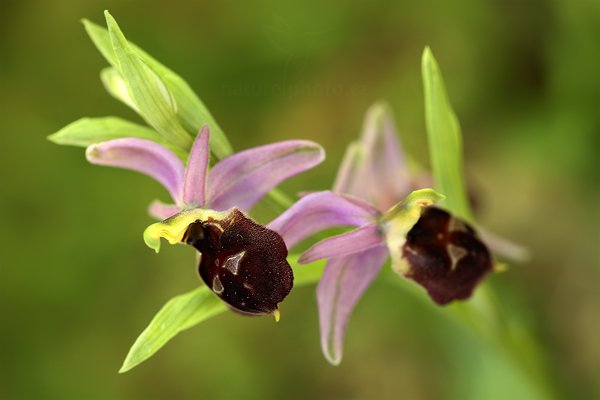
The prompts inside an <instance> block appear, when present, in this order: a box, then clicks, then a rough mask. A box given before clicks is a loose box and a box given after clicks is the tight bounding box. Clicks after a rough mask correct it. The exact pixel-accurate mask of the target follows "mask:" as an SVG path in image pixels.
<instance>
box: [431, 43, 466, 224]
mask: <svg viewBox="0 0 600 400" xmlns="http://www.w3.org/2000/svg"><path fill="white" fill-rule="evenodd" d="M422 74H423V86H424V90H425V122H426V125H427V136H428V139H429V155H430V157H431V167H432V170H433V178H434V181H435V188H436V190H438V191H439V192H441V193H444V195H446V200H445V205H446V207H447V208H448V209H449V210H450V211H451V212H452V213H453V214H455V215H457V216H459V217H461V218H463V219H465V220H467V221H471V222H472V219H473V218H472V214H471V209H470V206H469V201H468V198H467V192H466V188H465V183H464V169H463V168H464V166H463V147H462V135H461V131H460V125H459V123H458V119H457V117H456V114H455V113H454V111H453V109H452V106H451V105H450V101H449V100H448V96H447V94H446V89H445V87H444V81H443V79H442V74H441V72H440V69H439V67H438V64H437V62H436V61H435V58H434V57H433V54H431V50H430V49H429V47H427V48H425V51H424V52H423V59H422Z"/></svg>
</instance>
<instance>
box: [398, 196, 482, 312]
mask: <svg viewBox="0 0 600 400" xmlns="http://www.w3.org/2000/svg"><path fill="white" fill-rule="evenodd" d="M402 258H403V259H404V260H405V261H406V263H407V264H408V269H407V270H406V271H404V275H405V276H406V277H407V278H410V279H413V280H414V281H416V282H417V283H419V284H420V285H422V286H423V287H424V288H425V289H426V290H427V292H428V294H429V296H430V297H431V298H432V299H433V301H435V302H436V303H438V304H440V305H443V304H447V303H449V302H451V301H453V300H457V299H458V300H462V299H466V298H468V297H469V296H470V295H471V293H472V292H473V289H474V288H475V286H476V285H477V283H478V282H479V281H481V279H483V277H484V276H485V275H486V274H487V273H489V272H490V271H491V270H492V257H491V255H490V252H489V250H488V249H487V247H486V246H485V244H484V243H483V242H482V241H481V240H480V239H479V238H478V237H477V234H476V232H475V230H474V229H473V228H472V227H471V226H469V225H468V224H467V223H465V222H464V221H462V220H461V219H458V218H456V217H454V216H452V215H451V214H449V213H448V212H446V211H444V210H441V209H439V208H436V207H427V208H425V209H423V211H422V213H421V217H420V218H419V220H418V222H417V223H416V224H415V225H414V226H413V227H412V229H411V230H410V231H409V232H408V234H407V235H406V242H405V243H404V244H403V246H402Z"/></svg>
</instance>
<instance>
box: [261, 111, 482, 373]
mask: <svg viewBox="0 0 600 400" xmlns="http://www.w3.org/2000/svg"><path fill="white" fill-rule="evenodd" d="M418 180H419V179H411V176H410V174H409V172H408V167H407V165H406V159H405V157H404V154H403V152H402V149H401V146H400V143H399V140H398V135H397V133H396V130H395V128H394V122H393V119H392V117H391V113H390V110H389V108H388V107H387V105H385V104H376V105H374V106H373V107H371V108H370V109H369V111H368V112H367V115H366V118H365V125H364V128H363V134H362V137H361V139H360V141H358V142H356V143H352V144H351V145H350V146H349V147H348V150H347V151H346V154H345V156H344V159H343V161H342V163H341V166H340V169H339V171H338V175H337V177H336V181H335V183H334V185H333V188H334V189H333V191H325V192H316V193H310V194H307V195H306V196H304V197H302V198H301V199H300V200H298V202H296V204H294V205H293V206H292V207H291V208H290V209H288V210H287V211H286V212H285V213H283V214H282V215H281V216H280V217H279V218H277V219H276V220H274V221H273V222H271V224H270V225H269V226H270V227H272V228H273V229H276V230H278V231H279V232H280V234H281V235H282V237H283V238H284V240H285V241H286V243H287V245H288V248H290V247H292V246H294V245H295V244H296V243H298V242H300V241H301V240H303V239H304V238H306V237H308V236H310V235H312V234H314V233H316V232H318V231H321V230H323V229H327V228H332V227H339V226H352V227H354V228H355V229H354V230H351V231H349V232H347V233H344V234H341V235H337V236H333V237H330V238H328V239H324V240H322V241H320V242H318V243H317V244H315V245H314V246H312V247H311V248H310V249H308V250H307V251H306V252H305V253H304V254H303V255H302V257H301V258H300V262H312V261H315V260H318V259H321V258H326V259H328V262H327V266H326V269H325V272H324V274H323V277H322V278H321V281H320V283H319V285H318V287H317V303H318V308H319V323H320V329H321V346H322V349H323V353H324V355H325V357H326V359H327V360H328V361H329V362H330V363H332V364H334V365H337V364H339V363H340V362H341V359H342V350H343V340H344V334H345V329H346V326H347V324H348V320H349V318H350V315H351V313H352V310H353V308H354V307H355V305H356V304H357V302H358V300H359V299H360V297H361V296H362V295H363V293H364V291H365V290H366V289H367V288H368V287H369V285H370V284H371V282H372V281H373V279H375V277H376V276H377V273H378V272H379V271H380V269H381V268H382V266H383V265H384V263H385V261H386V259H387V258H388V256H390V255H391V257H392V268H393V269H394V270H395V271H396V272H398V273H400V274H402V275H404V276H407V277H409V278H411V279H415V280H416V281H417V282H418V283H420V284H422V285H423V286H424V287H425V288H426V289H427V290H428V292H429V293H430V294H431V295H432V298H433V299H434V301H437V300H443V301H438V302H439V303H444V302H446V301H450V300H452V299H454V298H463V297H464V295H465V294H466V293H469V294H470V292H469V290H468V289H469V287H467V286H468V285H467V286H464V287H462V290H461V291H459V292H454V293H449V291H448V290H447V286H443V287H440V286H436V285H435V282H433V280H434V278H436V279H442V280H444V279H445V281H444V282H452V283H454V282H456V281H460V277H459V278H456V277H455V276H454V270H451V268H449V267H448V266H447V265H445V264H444V265H439V264H436V268H438V269H439V271H438V272H436V274H437V275H435V276H433V277H431V280H430V279H429V278H430V275H428V274H430V273H431V272H432V270H431V269H427V267H428V266H429V265H430V263H431V262H432V259H431V258H427V257H426V256H427V254H425V257H421V258H419V259H418V262H417V264H419V263H420V265H424V266H425V270H424V271H427V272H424V273H414V271H413V269H412V266H411V265H409V264H407V260H408V261H409V262H412V261H414V260H415V258H414V257H413V258H410V257H407V253H406V252H409V251H411V250H415V249H419V250H421V249H424V248H427V249H431V246H429V247H426V246H425V245H421V246H420V247H419V246H417V244H419V243H417V244H414V245H413V247H408V246H406V245H407V243H406V240H407V235H408V233H409V231H411V229H412V228H413V227H414V226H415V224H417V221H419V220H420V218H421V212H422V210H423V209H424V208H425V207H428V206H431V205H433V204H434V203H436V202H438V201H440V200H442V199H443V196H441V195H439V194H438V193H436V192H434V191H433V190H431V189H421V190H415V189H416V187H415V182H417V181H418ZM411 191H412V192H411ZM402 198H404V200H403V201H401V202H400V203H398V201H400V200H401V199H402ZM474 240H475V239H474ZM436 243H437V242H436ZM430 244H431V241H429V242H427V243H426V245H430ZM454 245H456V243H454ZM415 246H416V247H415ZM458 247H459V246H458V245H457V246H456V248H452V247H450V248H449V249H451V250H454V251H455V255H456V254H459V255H460V254H462V253H460V251H461V250H460V249H458ZM484 247H485V246H484ZM447 250H448V249H447V248H443V249H440V250H439V251H440V252H444V251H447ZM448 257H449V256H448ZM490 265H491V264H490ZM486 268H487V265H486V266H485V267H484V269H483V272H482V271H479V272H478V275H474V276H472V277H470V278H469V279H470V280H469V284H470V285H471V286H470V289H471V290H472V288H473V285H474V284H475V283H476V282H477V281H478V280H479V279H480V278H481V277H482V276H483V275H484V274H485V273H486V272H487V269H486ZM448 269H450V271H449V272H448V271H447V270H448ZM460 271H462V269H461V270H460ZM443 274H447V277H446V276H445V275H443ZM440 277H441V278H440ZM416 278H418V279H416ZM442 292H443V293H442ZM432 293H433V294H432ZM440 293H442V294H440ZM461 296H463V297H461Z"/></svg>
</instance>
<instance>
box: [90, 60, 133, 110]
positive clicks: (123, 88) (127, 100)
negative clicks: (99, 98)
mask: <svg viewBox="0 0 600 400" xmlns="http://www.w3.org/2000/svg"><path fill="white" fill-rule="evenodd" d="M100 80H101V81H102V85H104V89H106V91H107V92H108V94H110V95H111V96H112V97H114V98H115V99H117V100H119V101H120V102H122V103H124V104H126V105H127V106H128V107H129V108H131V109H132V110H133V111H135V112H137V113H138V114H139V113H140V110H138V108H137V106H136V105H135V102H134V101H133V99H132V98H131V96H130V95H129V91H128V90H127V84H126V83H125V81H124V80H123V78H122V77H121V74H119V71H117V69H116V68H113V67H107V68H104V69H103V70H102V71H100Z"/></svg>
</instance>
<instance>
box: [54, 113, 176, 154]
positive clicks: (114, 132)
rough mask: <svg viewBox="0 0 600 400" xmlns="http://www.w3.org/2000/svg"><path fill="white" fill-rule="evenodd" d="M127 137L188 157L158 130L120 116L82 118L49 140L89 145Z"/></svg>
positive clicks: (64, 143) (80, 145)
mask: <svg viewBox="0 0 600 400" xmlns="http://www.w3.org/2000/svg"><path fill="white" fill-rule="evenodd" d="M125 137H135V138H139V139H146V140H152V141H154V142H157V143H159V144H161V145H163V146H165V147H167V148H168V149H169V150H171V151H172V152H174V153H175V154H177V156H178V157H180V158H182V159H185V158H186V157H187V156H186V153H185V152H184V151H183V150H182V149H180V148H179V147H177V146H173V145H172V144H171V143H169V142H167V141H165V140H164V139H163V137H162V136H161V135H159V134H158V132H156V131H154V130H152V129H150V128H148V127H147V126H144V125H139V124H136V123H134V122H130V121H127V120H124V119H121V118H118V117H98V118H80V119H78V120H77V121H74V122H72V123H70V124H69V125H67V126H65V127H64V128H62V129H61V130H59V131H58V132H55V133H53V134H51V135H49V136H48V140H50V141H51V142H53V143H56V144H60V145H68V146H79V147H88V146H89V145H92V144H96V143H100V142H105V141H107V140H113V139H120V138H125Z"/></svg>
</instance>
